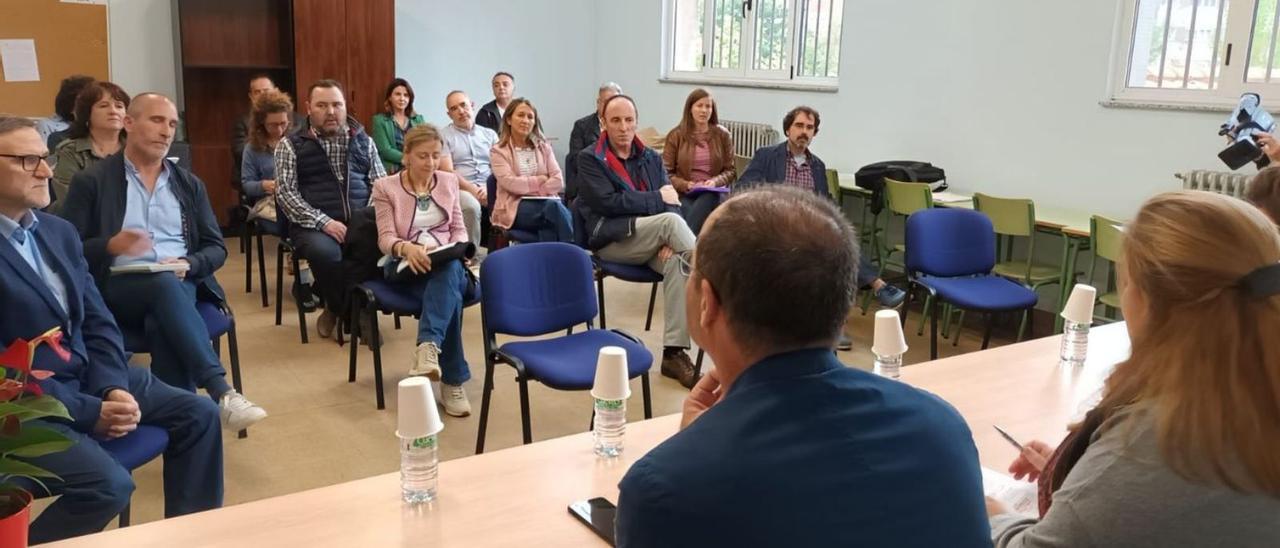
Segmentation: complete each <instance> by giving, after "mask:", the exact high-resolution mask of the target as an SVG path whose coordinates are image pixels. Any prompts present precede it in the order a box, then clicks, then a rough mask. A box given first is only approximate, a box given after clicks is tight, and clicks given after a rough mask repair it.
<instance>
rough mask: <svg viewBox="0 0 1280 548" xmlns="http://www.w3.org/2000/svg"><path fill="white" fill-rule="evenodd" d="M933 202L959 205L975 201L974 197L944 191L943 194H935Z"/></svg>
mask: <svg viewBox="0 0 1280 548" xmlns="http://www.w3.org/2000/svg"><path fill="white" fill-rule="evenodd" d="M933 201H935V202H937V203H940V204H959V203H964V202H969V201H973V196H965V195H964V194H956V193H954V192H948V191H945V190H944V191H942V192H934V193H933Z"/></svg>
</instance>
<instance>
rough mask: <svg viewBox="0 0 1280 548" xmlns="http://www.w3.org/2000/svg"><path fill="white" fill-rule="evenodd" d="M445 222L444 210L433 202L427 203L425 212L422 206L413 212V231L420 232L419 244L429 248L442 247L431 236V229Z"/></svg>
mask: <svg viewBox="0 0 1280 548" xmlns="http://www.w3.org/2000/svg"><path fill="white" fill-rule="evenodd" d="M444 221H445V213H444V209H443V208H441V207H440V206H439V205H438V204H436V203H435V201H433V200H428V201H427V208H426V210H423V208H422V207H421V206H419V207H416V208H414V210H413V229H414V230H417V231H418V238H417V243H418V244H421V245H425V246H427V247H436V246H438V245H440V242H437V241H436V239H435V238H434V237H432V236H431V228H432V227H436V226H439V225H440V223H443V222H444Z"/></svg>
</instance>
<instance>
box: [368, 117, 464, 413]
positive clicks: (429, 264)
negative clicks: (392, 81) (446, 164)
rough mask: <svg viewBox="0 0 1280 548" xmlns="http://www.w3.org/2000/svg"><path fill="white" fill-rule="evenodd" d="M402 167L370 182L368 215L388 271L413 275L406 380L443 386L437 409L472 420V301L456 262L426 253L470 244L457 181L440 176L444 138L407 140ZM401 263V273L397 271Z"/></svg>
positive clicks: (423, 129)
mask: <svg viewBox="0 0 1280 548" xmlns="http://www.w3.org/2000/svg"><path fill="white" fill-rule="evenodd" d="M402 152H403V155H402V160H403V161H402V163H403V165H404V169H403V170H401V171H400V172H399V173H396V174H394V175H388V176H386V177H383V178H381V179H378V180H377V181H376V182H374V183H373V209H374V214H375V216H376V218H377V223H378V249H380V250H381V251H382V253H384V254H385V255H387V256H389V257H390V259H391V262H390V264H388V265H387V268H388V270H390V271H392V272H396V271H398V270H399V268H404V269H405V271H406V273H411V274H412V276H410V279H409V280H408V281H406V283H408V284H410V285H411V289H412V291H413V292H414V293H415V294H418V295H421V296H422V314H421V317H420V318H419V319H418V344H417V346H416V347H415V348H414V356H413V365H412V366H411V367H410V369H409V374H410V375H422V376H426V377H428V378H430V379H431V380H433V381H439V382H440V383H441V386H440V392H441V400H442V401H441V403H442V404H443V405H444V410H445V412H446V413H448V414H450V415H453V416H455V417H465V416H467V415H470V414H471V403H470V402H469V401H468V400H467V393H466V391H465V390H463V388H462V384H463V383H465V382H467V381H468V380H469V379H471V369H470V367H469V366H467V361H466V358H465V357H464V356H463V353H462V307H463V303H464V302H465V300H466V299H468V298H471V297H472V295H470V293H471V292H472V290H471V289H470V282H469V281H468V279H467V272H466V267H465V266H464V265H463V264H462V261H461V260H458V259H453V260H442V261H440V262H434V261H432V260H431V256H430V254H431V252H432V251H435V250H437V249H438V248H442V247H444V246H448V245H451V244H460V243H465V242H467V227H466V225H464V224H463V220H462V205H461V202H459V201H458V192H459V190H458V182H459V181H461V179H460V178H459V177H458V176H457V175H454V174H452V173H449V172H448V171H441V170H439V167H440V162H441V160H442V158H443V156H444V155H445V154H447V153H446V152H444V139H442V138H441V137H440V132H439V131H438V130H437V129H436V128H435V126H433V125H431V124H422V125H420V126H414V127H413V128H412V129H410V130H409V131H407V132H405V134H404V150H403V151H402ZM401 263H403V265H404V266H403V267H401Z"/></svg>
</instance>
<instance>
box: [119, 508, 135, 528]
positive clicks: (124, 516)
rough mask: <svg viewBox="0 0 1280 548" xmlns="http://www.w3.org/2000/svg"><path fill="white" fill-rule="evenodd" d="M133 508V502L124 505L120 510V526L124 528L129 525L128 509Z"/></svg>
mask: <svg viewBox="0 0 1280 548" xmlns="http://www.w3.org/2000/svg"><path fill="white" fill-rule="evenodd" d="M132 508H133V503H129V504H126V505H124V510H121V511H120V528H121V529H124V528H125V527H128V526H129V514H130V512H129V510H131V509H132Z"/></svg>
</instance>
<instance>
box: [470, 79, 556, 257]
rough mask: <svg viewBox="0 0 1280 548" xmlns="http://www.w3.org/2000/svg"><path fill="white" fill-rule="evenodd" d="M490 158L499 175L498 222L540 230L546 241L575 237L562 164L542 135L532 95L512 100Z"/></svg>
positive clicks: (540, 237) (495, 212) (495, 208)
mask: <svg viewBox="0 0 1280 548" xmlns="http://www.w3.org/2000/svg"><path fill="white" fill-rule="evenodd" d="M489 158H490V164H491V167H492V168H493V175H494V177H496V178H497V180H498V195H497V196H496V197H495V198H494V201H493V212H492V213H491V214H490V220H491V221H492V222H493V224H494V225H496V226H500V227H502V228H505V229H512V228H515V229H518V230H527V231H529V232H536V233H537V234H538V241H540V242H573V219H572V217H570V216H569V209H568V208H566V207H565V206H564V203H563V202H562V201H561V200H560V191H561V190H563V189H564V179H563V178H562V177H561V174H560V164H558V163H556V153H555V151H553V150H551V144H550V143H548V142H547V140H546V138H545V137H543V136H542V123H541V122H540V121H538V110H537V109H535V108H534V107H533V103H530V102H529V100H528V99H525V98H523V97H521V98H518V99H515V100H513V101H511V104H510V105H507V110H506V112H505V113H504V115H503V116H502V133H501V136H500V137H499V138H498V144H496V145H494V146H493V149H491V150H490V151H489Z"/></svg>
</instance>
